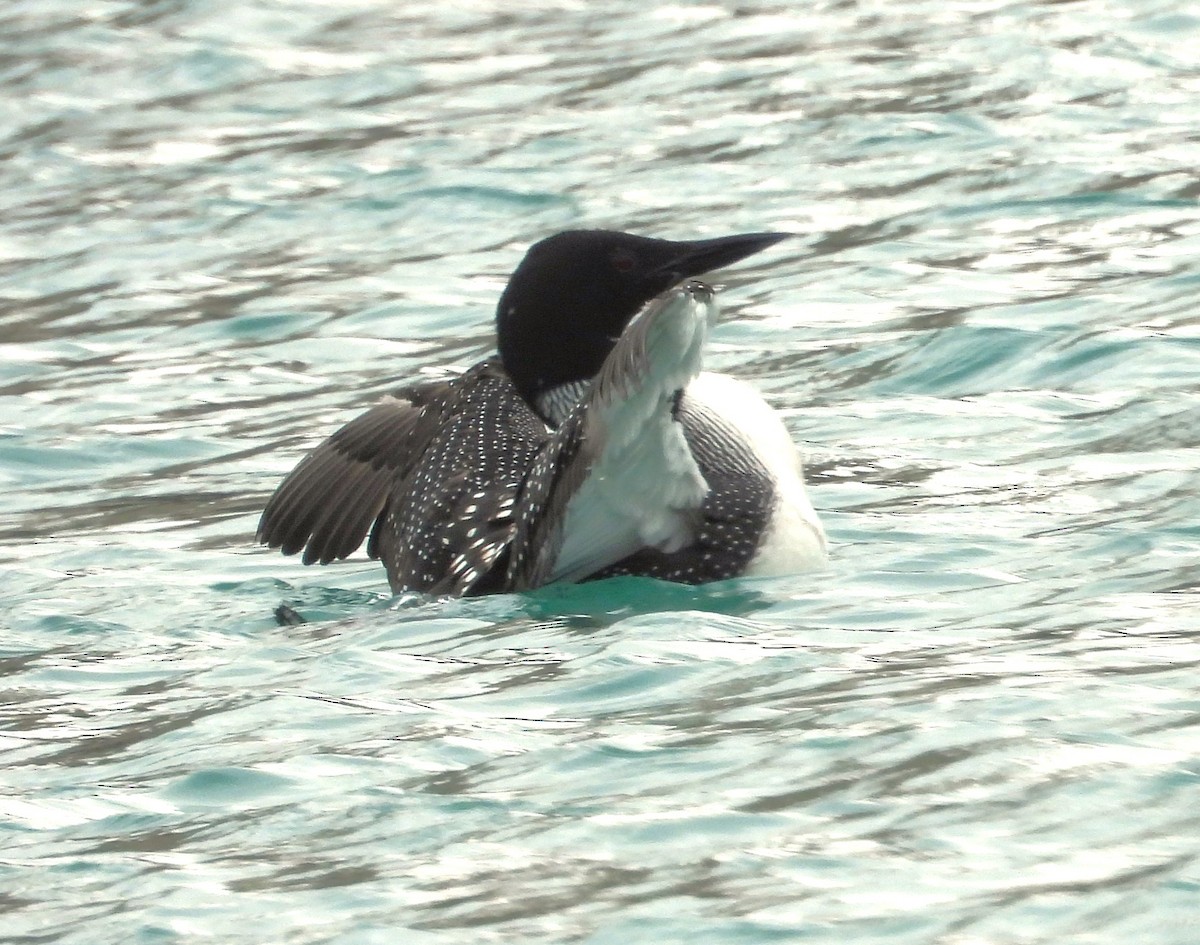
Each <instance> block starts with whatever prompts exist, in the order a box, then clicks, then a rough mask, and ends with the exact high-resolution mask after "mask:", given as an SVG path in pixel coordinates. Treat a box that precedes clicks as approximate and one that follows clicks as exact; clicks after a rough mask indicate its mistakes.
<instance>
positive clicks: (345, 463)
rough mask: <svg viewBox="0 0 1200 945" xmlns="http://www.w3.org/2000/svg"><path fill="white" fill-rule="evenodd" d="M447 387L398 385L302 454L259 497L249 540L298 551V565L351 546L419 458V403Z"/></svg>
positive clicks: (422, 416)
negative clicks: (266, 495)
mask: <svg viewBox="0 0 1200 945" xmlns="http://www.w3.org/2000/svg"><path fill="white" fill-rule="evenodd" d="M449 383H453V382H449ZM447 386H448V383H447V382H433V383H429V384H420V385H415V386H413V387H408V388H405V389H404V390H401V391H399V392H398V393H396V394H395V395H394V396H392V397H389V398H387V399H386V400H384V401H383V402H382V403H379V404H377V405H376V406H374V407H372V408H371V409H370V410H368V411H367V412H366V413H364V414H363V415H362V416H360V417H356V418H355V419H354V420H351V421H350V422H349V423H348V424H346V425H345V426H344V427H342V428H341V429H340V430H338V431H337V432H336V433H334V434H333V436H331V437H329V439H327V440H326V441H325V442H324V443H322V444H321V445H320V446H318V447H317V448H316V449H315V450H313V451H312V452H311V453H309V454H308V456H306V457H305V458H304V459H303V460H301V461H300V464H299V465H298V466H296V468H295V469H293V470H292V471H291V473H289V474H288V476H287V478H286V479H284V480H283V482H282V483H280V485H279V487H278V488H277V489H276V490H275V494H274V495H272V496H271V498H270V501H268V502H267V507H266V508H265V509H264V510H263V514H262V518H261V519H260V520H259V523H258V534H257V540H258V541H259V542H261V543H262V544H264V545H269V546H270V547H272V548H279V549H281V550H282V551H283V553H284V554H285V555H294V554H296V553H297V552H299V551H303V552H304V557H303V561H304V563H305V564H315V563H320V564H328V563H329V562H331V561H334V560H337V559H339V558H345V557H346V556H347V555H349V554H351V553H352V552H353V551H355V550H356V549H357V548H358V547H359V546H360V545H361V544H362V543H363V539H364V538H366V537H367V532H368V530H370V528H371V526H372V523H374V522H375V521H376V520H377V519H378V518H379V517H380V515H381V514H382V513H383V512H384V511H385V510H386V508H387V505H388V501H389V499H390V497H391V493H392V489H393V486H394V483H395V482H396V479H397V477H398V476H402V475H403V474H404V473H405V472H406V471H407V469H408V468H409V466H411V464H412V463H414V462H416V461H417V460H418V459H419V457H420V453H421V448H422V445H423V444H422V443H421V442H420V440H421V437H420V433H421V431H422V428H423V427H427V426H428V424H429V419H428V417H427V412H428V411H427V407H428V406H429V404H430V403H431V402H437V401H438V399H439V395H440V394H441V393H442V392H441V391H440V390H439V389H440V388H445V387H447ZM423 421H424V422H423ZM371 550H375V549H371ZM373 556H374V555H373Z"/></svg>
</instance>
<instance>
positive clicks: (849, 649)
mask: <svg viewBox="0 0 1200 945" xmlns="http://www.w3.org/2000/svg"><path fill="white" fill-rule="evenodd" d="M1196 48H1200V11H1198V10H1197V9H1196V7H1195V6H1194V5H1179V4H1173V3H1168V2H1156V0H1139V2H1136V3H1133V2H1117V0H1111V2H1102V0H1080V2H1074V3H1051V2H1043V3H1035V2H1011V3H1005V2H984V0H979V2H976V0H964V2H957V3H943V2H933V0H921V2H909V3H903V4H901V3H894V2H883V0H874V2H872V0H862V2H851V0H847V2H831V3H818V4H815V5H809V4H799V3H794V4H788V3H782V2H779V3H770V2H767V0H749V2H747V3H743V4H739V5H736V6H734V5H729V6H723V5H710V6H704V5H693V4H678V5H673V6H671V5H658V6H655V5H647V4H637V3H631V2H612V3H605V4H584V3H563V4H559V5H541V4H522V3H518V4H504V5H500V4H495V5H493V4H485V3H466V4H437V5H432V4H431V5H425V4H422V3H415V2H414V3H403V4H401V3H394V2H383V0H338V2H320V0H274V2H269V0H255V2H251V0H245V2H240V3H234V4H226V3H216V2H212V0H158V2H130V0H92V2H88V3H79V2H76V0H7V2H6V3H5V4H4V5H3V6H2V7H0V91H2V92H3V94H2V95H0V158H2V159H3V160H2V163H0V180H2V182H3V186H2V187H0V297H2V299H3V302H2V309H0V330H2V332H3V334H2V336H0V342H2V343H0V404H2V410H3V413H2V414H0V482H2V483H3V489H2V490H0V562H2V571H0V593H2V595H3V610H4V611H5V614H6V615H5V616H4V617H2V618H0V667H2V671H3V673H4V688H3V692H4V698H3V701H2V703H0V706H2V707H0V752H2V755H0V757H2V758H3V765H2V766H0V938H2V939H3V940H4V941H6V942H10V941H11V942H25V943H34V942H69V943H87V945H97V943H130V942H135V943H136V942H145V943H150V942H156V943H157V942H184V941H188V942H191V941H218V942H232V943H261V942H289V943H309V942H339V943H341V942H345V943H377V942H378V943H383V942H388V943H391V942H396V941H403V942H410V941H411V942H429V943H461V942H506V943H508V942H511V943H528V942H582V943H589V945H601V943H626V942H640V941H654V942H681V941H688V942H694V943H759V942H768V941H780V942H793V941H803V942H820V943H826V942H828V943H839V945H840V943H846V942H854V943H869V942H879V943H888V945H898V943H945V945H983V943H989V945H990V943H1034V942H1039V943H1040V942H1055V943H1060V942H1072V943H1075V942H1088V943H1100V942H1103V943H1110V942H1111V943H1130V942H1138V943H1141V942H1152V943H1171V945H1176V943H1178V945H1193V943H1195V942H1196V941H1197V940H1200V906H1198V903H1200V685H1198V683H1197V668H1198V665H1200V632H1198V630H1200V607H1198V606H1197V604H1198V603H1200V602H1198V600H1197V586H1198V584H1200V474H1198V472H1197V469H1198V467H1200V315H1198V314H1197V311H1198V310H1197V292H1198V290H1200V213H1198V209H1200V176H1198V172H1197V170H1196V167H1197V155H1198V154H1200V131H1197V129H1198V128H1200V68H1198V67H1197V61H1198V60H1197V57H1196V53H1195V49H1196ZM574 225H598V226H612V227H619V228H623V229H630V230H635V231H638V232H643V233H649V234H655V235H663V236H672V237H680V238H682V237H691V236H699V235H716V234H722V233H727V232H736V231H739V230H759V229H788V230H791V231H793V232H795V233H797V234H798V237H797V238H796V239H795V240H793V241H792V242H791V243H790V245H788V244H785V245H784V246H781V247H779V248H777V249H776V250H773V251H772V252H771V253H768V254H764V255H762V256H760V257H755V258H754V259H753V260H750V261H748V262H747V263H745V264H743V265H741V266H739V267H738V268H737V269H736V270H734V271H732V272H731V273H730V276H729V280H728V281H729V284H730V285H729V289H728V291H727V293H726V296H725V307H726V310H727V314H728V319H727V321H726V323H725V324H723V325H722V326H721V327H720V328H719V329H718V331H717V333H716V339H715V343H714V345H713V350H712V357H711V366H713V367H716V368H718V369H721V370H727V371H731V372H733V373H735V374H738V375H740V376H742V377H746V378H751V379H753V380H755V381H756V382H757V383H758V384H759V385H760V386H761V387H762V388H763V389H764V390H765V391H766V392H768V394H769V396H770V398H771V399H772V401H773V402H774V403H775V404H776V405H777V406H778V407H779V408H780V409H781V410H783V411H785V413H786V415H787V417H788V423H789V425H790V428H791V430H792V431H793V433H794V435H795V437H796V439H797V440H798V441H799V442H801V443H802V444H803V446H804V448H805V451H806V453H807V456H808V459H809V471H810V476H809V478H810V481H811V484H812V496H813V499H814V502H815V504H816V506H817V508H818V509H819V510H820V511H821V514H822V516H823V518H824V520H825V522H826V524H827V526H828V529H829V532H830V537H831V539H832V541H833V543H834V551H833V557H832V560H831V563H830V567H829V569H828V570H827V571H826V572H824V573H821V574H817V575H806V576H801V577H794V578H788V579H781V580H770V581H754V582H750V581H745V582H732V583H729V584H724V585H718V586H713V587H708V588H699V589H693V588H680V587H672V586H669V585H661V584H655V583H653V582H649V581H629V580H625V581H614V582H605V583H601V584H594V585H587V586H583V587H577V588H551V589H547V590H546V591H544V592H541V593H538V594H534V595H528V596H523V597H496V598H489V599H484V600H476V601H469V602H451V603H436V602H433V603H431V602H422V601H415V600H401V601H391V600H389V598H388V596H387V593H386V587H387V586H386V582H385V580H384V577H383V572H382V569H381V568H379V567H378V566H377V565H375V564H372V563H368V562H365V561H362V560H360V561H357V562H355V563H349V564H344V565H341V566H338V567H332V568H327V569H303V568H302V567H300V566H299V565H298V564H297V563H295V562H294V561H292V560H290V559H283V558H281V557H279V556H278V555H275V554H272V553H269V552H266V551H263V550H260V549H257V548H255V547H253V546H252V538H253V532H254V526H255V522H256V516H257V513H258V511H259V510H260V509H261V507H262V505H263V502H264V501H265V498H266V496H267V495H268V494H269V492H270V490H271V489H272V488H273V487H274V485H275V484H276V483H277V481H278V479H279V478H280V476H281V475H282V474H283V473H284V472H285V471H286V470H287V469H289V468H290V467H291V465H292V464H293V463H294V462H295V460H296V459H297V458H298V457H299V456H300V455H301V454H302V453H303V452H304V451H305V450H306V449H307V448H308V447H310V446H311V445H312V444H314V443H315V442H316V441H317V440H318V439H320V438H321V437H323V436H324V435H326V434H328V433H329V432H330V431H332V430H333V429H334V428H335V427H336V426H338V425H339V424H340V423H342V422H344V421H345V420H346V419H348V418H350V417H351V416H353V415H355V414H356V413H357V412H358V411H360V410H361V409H362V408H363V406H364V405H366V404H369V403H370V402H371V401H372V400H373V399H374V398H375V397H377V396H378V395H379V394H380V393H381V392H383V391H386V390H388V389H390V388H392V387H394V386H396V385H397V384H398V383H401V382H404V381H408V380H411V379H413V378H414V377H415V376H417V375H418V373H419V372H420V370H421V369H422V368H424V367H427V366H433V367H442V366H446V365H450V364H465V363H470V362H472V361H474V360H475V359H477V358H479V357H481V356H483V355H485V354H487V353H488V352H489V351H490V350H491V346H492V337H491V325H490V316H491V311H492V306H493V305H494V300H495V298H496V296H497V294H498V292H499V289H500V287H501V285H502V284H503V280H504V278H505V276H506V274H507V273H508V272H509V271H510V270H511V268H512V267H513V265H514V264H515V263H516V261H517V260H518V258H519V257H520V254H521V252H522V251H523V248H524V246H525V245H527V244H528V243H529V242H531V241H532V240H534V239H536V238H539V237H541V236H543V235H546V234H547V233H550V232H553V231H555V230H557V229H562V228H565V227H568V226H574ZM281 600H286V601H288V602H290V603H291V604H292V605H293V606H295V607H297V608H298V609H300V610H301V611H303V612H304V613H305V614H306V615H307V616H309V618H310V619H311V622H310V623H307V624H305V625H302V626H299V627H290V628H279V627H277V626H276V625H275V623H274V621H273V619H272V616H271V612H272V609H273V608H274V607H275V605H276V604H277V603H279V602H280V601H281Z"/></svg>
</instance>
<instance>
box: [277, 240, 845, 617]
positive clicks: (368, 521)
mask: <svg viewBox="0 0 1200 945" xmlns="http://www.w3.org/2000/svg"><path fill="white" fill-rule="evenodd" d="M785 236H787V234H784V233H748V234H742V235H737V236H727V237H720V238H716V239H702V240H686V241H673V240H664V239H652V238H649V237H644V236H634V235H631V234H628V233H618V232H613V231H607V230H569V231H567V232H564V233H559V234H557V235H555V236H551V237H548V238H546V239H543V240H542V241H540V242H538V243H536V244H534V245H533V246H532V247H531V248H530V249H529V251H528V252H527V253H526V255H525V258H524V259H523V260H522V261H521V263H520V265H519V266H518V267H517V269H516V271H515V272H513V274H512V277H511V278H510V279H509V282H508V285H507V287H506V288H505V290H504V292H503V294H502V295H501V297H500V302H499V306H498V308H497V312H496V330H497V340H498V348H499V355H498V356H496V357H492V358H489V359H487V360H485V361H482V362H480V363H479V364H476V365H475V366H474V367H472V368H470V369H468V370H466V371H465V372H463V373H462V374H460V375H458V376H456V377H453V378H452V379H450V380H445V381H426V382H424V383H419V384H415V385H412V386H410V387H406V388H404V389H403V390H401V391H399V392H398V393H397V394H395V395H394V396H392V397H389V398H387V399H385V400H384V401H383V402H382V403H380V404H378V405H376V406H375V407H373V408H371V409H370V410H368V411H367V412H366V413H364V414H363V415H362V416H360V417H358V418H357V419H355V420H352V421H350V423H348V424H346V426H344V427H342V428H341V429H340V430H338V431H337V432H336V433H334V434H333V435H332V436H331V437H329V439H327V440H326V441H325V442H324V443H322V444H321V445H320V446H318V447H317V448H316V449H315V450H313V452H312V453H310V454H309V455H308V456H307V457H305V458H304V459H303V460H302V461H301V462H300V464H299V465H298V466H297V467H296V468H295V469H294V470H293V471H292V472H291V473H290V474H289V475H288V476H287V478H285V479H284V480H283V482H282V483H281V484H280V486H279V487H278V489H276V491H275V494H274V495H273V496H272V497H271V499H270V501H269V502H268V503H267V507H266V509H265V510H264V511H263V515H262V519H261V521H260V522H259V526H258V535H257V538H258V541H260V542H261V543H263V544H266V545H269V546H271V547H272V548H281V549H282V550H283V553H284V554H289V555H290V554H295V553H297V552H299V551H303V552H304V557H303V561H304V563H305V564H312V563H314V562H320V563H321V564H327V563H329V562H330V561H333V560H335V559H339V558H344V557H346V556H347V555H349V554H350V553H351V552H353V551H355V550H356V549H357V548H358V547H359V546H360V545H361V544H362V542H363V539H364V538H367V554H368V555H370V556H371V557H372V558H382V559H383V563H384V565H385V566H386V568H387V574H388V580H389V582H390V584H391V587H392V590H393V591H394V592H396V593H400V592H403V591H421V592H426V593H430V594H437V595H451V596H462V595H476V594H488V593H496V592H501V591H513V590H522V589H527V588H533V587H538V586H540V585H543V584H548V583H550V582H553V581H584V580H591V579H595V578H602V577H609V576H613V575H621V574H633V575H649V576H653V577H658V578H662V579H664V580H669V581H677V582H683V583H692V584H698V583H703V582H707V581H714V580H721V579H724V578H730V577H736V576H739V575H745V574H752V575H753V574H757V575H765V574H783V573H791V572H795V571H800V570H804V569H807V568H811V567H814V566H816V565H818V564H820V562H821V561H823V560H824V556H825V535H824V532H823V531H822V529H821V525H820V522H819V521H818V519H817V516H816V513H815V512H814V511H813V507H812V505H811V503H810V502H809V500H808V497H807V495H806V493H805V491H804V483H803V478H802V471H801V464H800V459H799V456H798V454H797V452H796V448H795V445H794V444H793V443H792V440H791V438H790V436H789V435H788V433H787V430H786V429H785V427H784V425H783V423H782V421H781V420H780V419H779V417H778V415H777V414H776V413H775V412H774V411H773V410H772V409H771V408H770V407H768V406H767V404H766V402H765V401H764V400H763V399H762V397H761V396H759V394H758V393H757V392H756V391H755V390H754V389H753V388H751V387H750V386H749V385H747V384H744V383H742V382H740V381H737V380H735V379H733V378H731V377H728V376H725V375H719V374H708V373H702V372H701V361H702V356H703V347H704V343H705V340H706V338H707V335H708V330H709V327H710V326H711V325H712V324H713V322H714V321H715V319H716V316H717V306H716V303H715V300H714V297H713V290H712V289H711V288H710V287H709V286H707V285H705V284H704V283H702V282H698V281H695V280H694V279H693V277H695V276H699V275H702V274H704V273H707V272H709V271H711V270H713V269H717V268H720V267H722V266H727V265H729V264H730V263H734V262H737V261H738V260H740V259H744V258H745V257H747V256H750V255H751V254H753V253H757V252H759V251H760V250H763V249H765V248H767V247H768V246H771V245H773V244H775V243H777V242H778V241H779V240H781V239H783V238H784V237H785ZM368 535H369V537H368Z"/></svg>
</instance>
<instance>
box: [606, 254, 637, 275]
mask: <svg viewBox="0 0 1200 945" xmlns="http://www.w3.org/2000/svg"><path fill="white" fill-rule="evenodd" d="M609 258H610V259H611V260H612V264H613V268H614V269H615V270H617V272H630V271H631V270H632V269H633V267H634V266H636V265H637V258H636V257H635V256H634V255H633V253H631V252H630V251H629V250H627V249H616V250H613V254H612V256H610V257H609Z"/></svg>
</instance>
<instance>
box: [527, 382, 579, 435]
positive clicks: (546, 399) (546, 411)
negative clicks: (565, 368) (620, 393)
mask: <svg viewBox="0 0 1200 945" xmlns="http://www.w3.org/2000/svg"><path fill="white" fill-rule="evenodd" d="M591 386H592V382H591V381H590V380H581V381H567V382H566V383H563V384H558V385H557V386H555V387H550V388H547V389H546V390H544V391H542V392H541V393H539V394H537V395H536V396H535V397H534V400H533V404H532V406H533V408H534V409H535V410H536V411H537V412H538V413H539V414H540V415H541V417H542V419H543V420H545V421H546V422H547V423H549V424H550V426H552V427H560V426H562V425H563V422H564V421H565V420H566V419H567V417H569V416H570V415H571V412H572V411H573V410H574V409H575V408H576V407H577V406H579V402H580V401H581V400H583V398H584V397H586V396H587V392H588V391H589V390H590V389H591Z"/></svg>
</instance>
